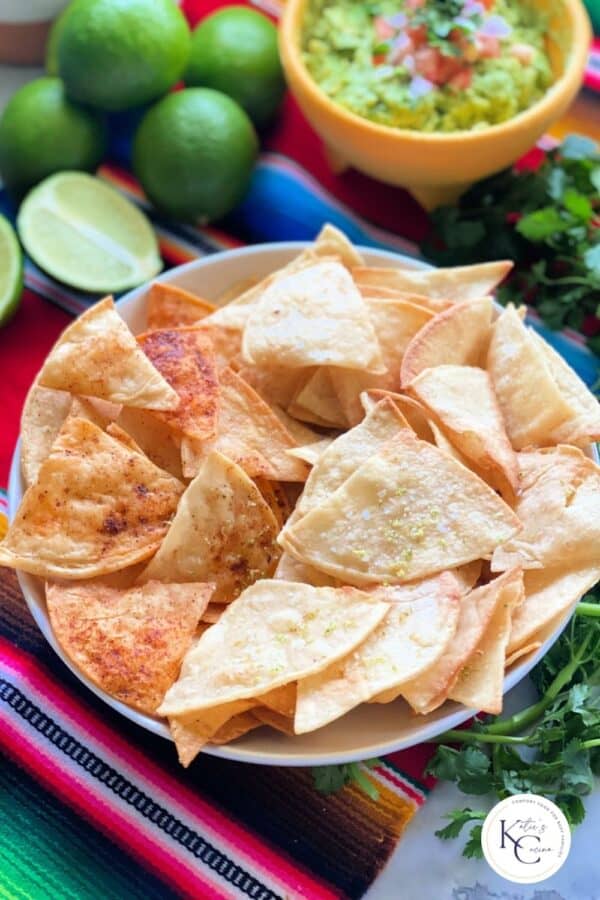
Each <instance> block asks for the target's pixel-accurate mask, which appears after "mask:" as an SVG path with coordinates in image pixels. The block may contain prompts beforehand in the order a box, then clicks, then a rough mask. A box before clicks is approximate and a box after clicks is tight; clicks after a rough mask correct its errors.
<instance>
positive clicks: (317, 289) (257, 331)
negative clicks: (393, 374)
mask: <svg viewBox="0 0 600 900" xmlns="http://www.w3.org/2000/svg"><path fill="white" fill-rule="evenodd" d="M242 354H243V356H244V358H245V359H246V361H247V362H249V363H254V364H257V365H262V366H265V365H267V366H268V365H276V364H277V365H285V366H288V367H289V368H292V369H297V368H306V367H308V366H322V365H326V366H342V367H343V368H346V369H361V370H366V371H368V372H374V373H376V374H377V373H382V372H385V363H384V361H383V357H382V355H381V349H380V347H379V343H378V341H377V337H376V334H375V331H374V329H373V325H372V324H371V320H370V318H369V312H368V309H367V306H366V304H365V302H364V300H363V298H362V297H361V295H360V293H359V291H358V289H357V287H356V285H355V284H354V282H353V281H352V278H351V277H350V275H349V273H348V270H347V269H345V268H344V266H343V265H342V264H341V263H339V262H335V261H331V262H330V261H323V262H318V263H316V264H315V265H313V266H311V267H309V268H307V269H303V270H302V271H300V272H296V273H294V274H292V275H288V276H287V277H285V278H281V279H278V280H277V281H275V282H274V283H273V284H272V285H271V286H270V287H268V288H267V289H266V291H265V292H264V293H263V295H262V297H261V298H260V301H259V302H258V303H257V304H256V305H255V306H254V307H253V308H252V310H251V311H250V314H249V316H248V321H247V322H246V327H245V329H244V337H243V341H242Z"/></svg>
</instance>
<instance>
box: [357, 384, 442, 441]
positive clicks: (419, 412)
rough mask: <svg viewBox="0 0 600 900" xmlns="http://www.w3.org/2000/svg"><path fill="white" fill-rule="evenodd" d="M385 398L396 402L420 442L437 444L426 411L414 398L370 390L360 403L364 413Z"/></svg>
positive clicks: (363, 395)
mask: <svg viewBox="0 0 600 900" xmlns="http://www.w3.org/2000/svg"><path fill="white" fill-rule="evenodd" d="M384 397H389V398H390V400H393V401H394V403H395V404H396V407H397V408H398V411H399V412H400V413H401V414H402V415H403V416H404V418H405V419H406V421H407V422H408V424H409V426H410V428H412V430H413V431H414V433H415V434H416V435H417V437H418V438H420V440H422V441H428V443H430V444H434V443H435V435H434V433H433V431H432V429H431V422H430V420H429V418H428V416H427V414H426V411H425V410H424V409H423V407H422V406H421V404H420V403H418V402H417V401H416V400H413V399H412V397H407V396H406V395H405V394H396V393H395V392H393V391H381V390H370V391H364V392H363V393H362V394H361V395H360V402H361V404H362V407H363V409H364V411H365V412H366V413H368V412H369V410H371V409H373V407H374V406H375V404H376V403H379V401H380V400H383V398H384Z"/></svg>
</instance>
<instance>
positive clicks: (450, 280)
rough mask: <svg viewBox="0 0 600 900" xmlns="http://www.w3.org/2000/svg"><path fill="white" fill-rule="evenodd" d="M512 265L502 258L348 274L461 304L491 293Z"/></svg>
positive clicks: (380, 269) (358, 280)
mask: <svg viewBox="0 0 600 900" xmlns="http://www.w3.org/2000/svg"><path fill="white" fill-rule="evenodd" d="M512 267H513V263H512V262H509V261H508V260H504V261H499V262H490V263H479V264H477V265H474V266H456V267H455V268H450V269H417V268H414V269H385V268H376V269H369V268H367V267H365V268H354V269H353V270H352V274H353V276H354V278H355V280H356V281H357V282H359V283H360V284H365V283H366V281H367V280H368V281H369V283H370V284H372V285H374V286H376V285H380V286H381V287H391V288H395V289H396V290H399V291H405V292H406V293H412V294H420V295H421V296H423V297H427V298H429V299H433V300H450V301H452V302H453V303H463V302H465V301H467V300H479V299H480V298H481V297H486V296H487V295H488V294H491V293H492V291H493V290H494V288H495V287H497V286H498V285H499V284H500V282H501V281H503V280H504V278H505V277H506V276H507V275H508V273H509V272H510V270H511V269H512Z"/></svg>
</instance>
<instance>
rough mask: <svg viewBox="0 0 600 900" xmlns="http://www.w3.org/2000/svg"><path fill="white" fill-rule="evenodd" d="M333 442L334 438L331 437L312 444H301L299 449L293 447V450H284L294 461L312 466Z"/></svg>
mask: <svg viewBox="0 0 600 900" xmlns="http://www.w3.org/2000/svg"><path fill="white" fill-rule="evenodd" d="M333 440H334V438H331V437H323V438H320V439H319V440H318V441H315V442H314V444H303V445H302V446H301V447H294V449H293V450H286V453H287V454H288V455H289V456H294V457H295V458H296V459H301V460H303V462H305V463H308V465H309V466H314V465H316V463H317V460H318V459H319V457H320V456H321V454H322V453H324V451H325V450H327V448H328V447H330V446H331V444H332V443H333Z"/></svg>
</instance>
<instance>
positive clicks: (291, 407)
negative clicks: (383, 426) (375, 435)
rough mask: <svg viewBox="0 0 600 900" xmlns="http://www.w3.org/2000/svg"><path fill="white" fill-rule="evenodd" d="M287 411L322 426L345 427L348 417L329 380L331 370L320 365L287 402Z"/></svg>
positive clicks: (298, 417)
mask: <svg viewBox="0 0 600 900" xmlns="http://www.w3.org/2000/svg"><path fill="white" fill-rule="evenodd" d="M288 412H289V414H290V415H292V416H295V417H296V418H297V419H302V420H303V421H305V422H312V423H313V424H314V425H321V426H322V427H324V428H347V427H348V424H349V423H348V419H347V418H346V416H345V415H344V411H343V409H342V407H341V406H340V401H339V398H338V395H337V393H336V391H335V388H334V386H333V382H332V380H331V370H330V369H329V368H327V366H320V367H319V368H318V369H315V370H314V371H312V374H310V375H309V376H308V378H307V379H306V380H305V381H303V383H302V384H301V386H300V389H299V390H298V392H297V393H296V394H295V395H294V397H293V399H292V401H291V402H290V403H289V404H288Z"/></svg>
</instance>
